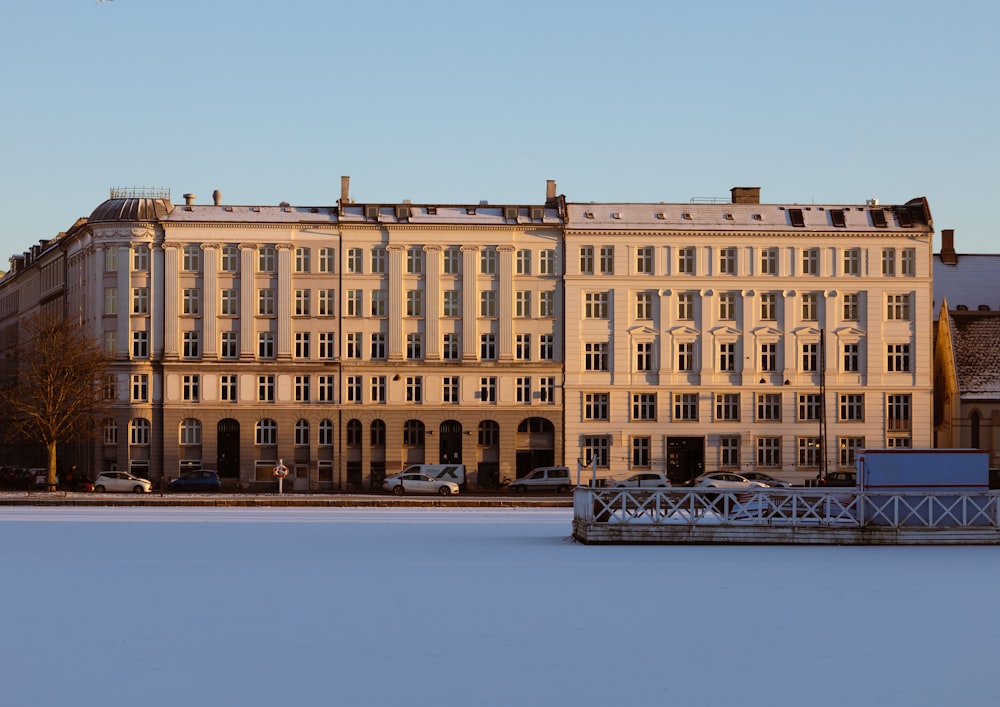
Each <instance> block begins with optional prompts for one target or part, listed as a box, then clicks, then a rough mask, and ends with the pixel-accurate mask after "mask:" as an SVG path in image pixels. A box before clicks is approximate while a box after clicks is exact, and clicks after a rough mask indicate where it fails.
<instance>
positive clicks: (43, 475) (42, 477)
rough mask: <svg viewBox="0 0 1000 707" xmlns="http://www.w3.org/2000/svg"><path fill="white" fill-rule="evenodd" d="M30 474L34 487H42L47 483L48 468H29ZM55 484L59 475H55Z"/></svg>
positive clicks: (57, 482)
mask: <svg viewBox="0 0 1000 707" xmlns="http://www.w3.org/2000/svg"><path fill="white" fill-rule="evenodd" d="M28 471H29V473H30V474H31V479H32V481H31V485H32V486H34V487H35V488H36V489H43V488H45V487H46V486H47V485H48V477H49V470H48V469H29V470H28ZM56 484H57V485H58V484H59V477H58V476H57V477H56Z"/></svg>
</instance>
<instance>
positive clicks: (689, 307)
mask: <svg viewBox="0 0 1000 707" xmlns="http://www.w3.org/2000/svg"><path fill="white" fill-rule="evenodd" d="M677 318H678V319H686V320H690V319H694V293H693V292H682V293H680V294H679V295H677Z"/></svg>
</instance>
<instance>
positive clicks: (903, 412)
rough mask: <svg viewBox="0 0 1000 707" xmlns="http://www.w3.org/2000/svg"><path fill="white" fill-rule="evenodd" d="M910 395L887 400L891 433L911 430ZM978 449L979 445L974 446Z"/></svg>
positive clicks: (890, 397)
mask: <svg viewBox="0 0 1000 707" xmlns="http://www.w3.org/2000/svg"><path fill="white" fill-rule="evenodd" d="M910 400H911V396H910V395H908V394H907V395H890V396H888V397H887V398H886V412H887V413H888V418H889V420H888V421H889V425H888V427H889V431H890V432H902V431H909V430H910V424H911V423H910ZM972 446H973V447H976V448H978V447H979V445H978V444H973V445H972Z"/></svg>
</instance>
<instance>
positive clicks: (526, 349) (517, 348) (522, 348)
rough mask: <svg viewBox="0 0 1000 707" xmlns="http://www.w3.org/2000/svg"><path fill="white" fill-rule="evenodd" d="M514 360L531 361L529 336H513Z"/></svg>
mask: <svg viewBox="0 0 1000 707" xmlns="http://www.w3.org/2000/svg"><path fill="white" fill-rule="evenodd" d="M514 360H515V361H530V360H531V334H515V335H514Z"/></svg>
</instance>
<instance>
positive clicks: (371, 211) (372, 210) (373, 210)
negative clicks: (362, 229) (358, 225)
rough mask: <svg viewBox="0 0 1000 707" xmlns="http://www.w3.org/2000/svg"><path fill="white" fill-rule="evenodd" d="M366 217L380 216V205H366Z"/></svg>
mask: <svg viewBox="0 0 1000 707" xmlns="http://www.w3.org/2000/svg"><path fill="white" fill-rule="evenodd" d="M365 218H378V207H377V206H366V207H365Z"/></svg>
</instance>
